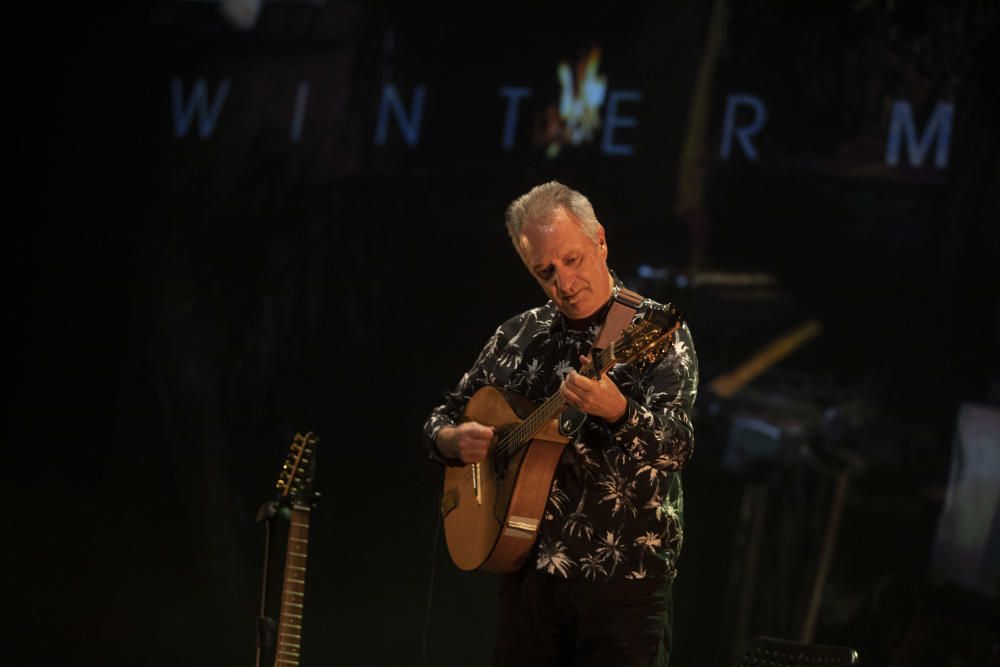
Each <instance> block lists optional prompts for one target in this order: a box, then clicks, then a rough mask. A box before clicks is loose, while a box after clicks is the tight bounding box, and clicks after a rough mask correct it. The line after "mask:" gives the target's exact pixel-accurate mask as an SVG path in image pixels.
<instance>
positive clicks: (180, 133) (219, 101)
mask: <svg viewBox="0 0 1000 667" xmlns="http://www.w3.org/2000/svg"><path fill="white" fill-rule="evenodd" d="M207 88H208V86H207V84H206V83H205V78H204V77H202V78H199V79H198V80H197V81H195V83H194V90H192V91H191V97H189V98H188V100H187V102H186V103H185V101H184V88H183V86H182V85H181V80H180V78H179V77H175V78H174V79H173V80H172V81H171V82H170V101H171V106H172V110H173V115H174V136H176V137H179V138H180V137H186V136H187V133H188V130H189V129H190V128H191V121H192V120H194V116H195V114H198V136H199V137H201V138H202V139H207V138H209V137H210V136H212V132H213V131H214V130H215V123H216V121H218V120H219V112H220V111H222V105H223V103H224V102H225V101H226V94H227V93H229V79H223V80H222V81H221V82H220V83H219V87H218V88H217V89H216V91H215V98H214V99H213V100H212V105H211V108H208V92H207Z"/></svg>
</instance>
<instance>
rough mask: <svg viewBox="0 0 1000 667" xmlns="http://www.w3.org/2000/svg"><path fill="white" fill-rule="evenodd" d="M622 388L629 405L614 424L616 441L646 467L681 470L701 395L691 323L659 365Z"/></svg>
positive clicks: (687, 455) (691, 445) (690, 446)
mask: <svg viewBox="0 0 1000 667" xmlns="http://www.w3.org/2000/svg"><path fill="white" fill-rule="evenodd" d="M622 388H623V393H624V394H625V398H626V400H627V402H628V406H627V407H626V408H625V415H624V417H622V419H621V420H619V422H617V423H616V424H615V425H614V426H612V427H611V428H612V437H613V439H614V443H615V444H616V445H617V446H619V447H621V449H622V450H623V451H625V452H626V453H627V454H628V455H629V456H631V457H632V458H634V459H636V460H639V461H641V462H642V463H643V464H644V465H649V466H652V467H655V468H657V469H660V470H663V471H664V472H667V471H671V470H680V469H681V468H682V467H684V464H685V463H687V461H688V459H689V458H691V452H692V451H693V449H694V428H693V427H692V423H691V417H692V410H693V408H694V400H695V398H696V396H697V394H698V357H697V355H696V353H695V350H694V342H693V340H692V338H691V331H690V330H689V329H688V326H687V324H684V325H682V326H681V328H679V329H678V330H677V332H676V333H675V334H674V338H673V343H672V345H671V348H670V350H669V351H668V352H667V354H666V355H665V356H664V357H663V359H661V360H660V361H659V363H657V364H655V365H653V366H651V367H650V368H648V369H647V370H646V371H645V372H643V373H641V374H640V375H639V376H638V377H636V378H634V379H633V380H630V381H627V382H623V383H622Z"/></svg>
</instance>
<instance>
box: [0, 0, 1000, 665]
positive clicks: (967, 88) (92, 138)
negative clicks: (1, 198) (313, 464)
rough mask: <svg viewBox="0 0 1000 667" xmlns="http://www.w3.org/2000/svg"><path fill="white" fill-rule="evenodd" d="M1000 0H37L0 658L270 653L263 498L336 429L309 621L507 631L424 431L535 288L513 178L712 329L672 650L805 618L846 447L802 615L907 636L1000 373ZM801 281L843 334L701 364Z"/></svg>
mask: <svg viewBox="0 0 1000 667" xmlns="http://www.w3.org/2000/svg"><path fill="white" fill-rule="evenodd" d="M256 10H259V11H256ZM227 12H228V13H227ZM237 17H242V18H237ZM997 18H998V11H997V8H996V6H995V5H994V4H993V3H988V2H978V1H976V0H967V1H963V2H953V3H945V2H931V3H914V2H880V1H876V0H871V1H864V0H861V1H858V2H853V3H839V2H829V3H808V4H807V5H804V6H803V7H800V8H788V7H780V8H779V6H778V3H766V2H747V3H735V2H733V3H723V2H715V3H714V4H713V3H708V2H681V3H637V4H635V5H631V6H627V7H626V6H608V7H604V8H601V9H592V8H588V7H586V6H583V5H580V4H578V3H552V4H549V5H547V6H545V7H543V8H536V7H531V8H529V7H527V6H524V7H511V6H508V5H495V6H469V7H467V8H465V9H449V10H447V11H444V10H437V9H433V8H430V7H427V6H422V5H421V6H417V5H409V4H403V3H398V4H395V3H362V2H321V1H320V2H315V3H312V2H301V3H296V2H281V1H274V2H266V3H264V4H263V5H262V6H259V7H256V9H255V3H253V2H247V3H239V2H233V3H212V2H163V1H159V2H153V3H149V4H148V5H144V6H143V7H141V8H135V9H133V10H131V11H130V12H125V13H118V14H108V13H107V10H104V11H102V10H99V9H96V8H94V9H90V8H88V7H77V8H75V9H73V10H71V11H64V10H62V9H57V8H55V7H52V8H48V9H37V10H33V11H32V13H29V14H22V15H19V16H17V17H16V18H15V19H14V20H12V22H11V24H10V32H12V33H16V34H18V36H20V37H23V38H26V40H24V44H25V45H24V46H20V47H17V48H14V47H13V45H11V46H9V47H8V50H9V53H8V56H7V58H6V66H5V74H6V82H7V85H8V88H9V90H11V91H12V94H10V96H9V98H8V100H9V101H8V104H7V107H8V110H9V112H10V119H9V120H8V122H7V123H6V128H7V139H6V146H7V156H8V157H7V159H6V160H5V165H6V169H5V176H6V178H5V181H6V184H7V186H8V194H7V197H6V201H7V202H8V215H7V225H6V227H7V230H8V232H7V236H8V241H7V242H6V243H4V244H3V247H4V253H5V261H4V267H5V269H6V271H7V280H6V281H5V282H6V286H7V299H6V300H7V303H8V304H9V307H8V313H9V315H8V325H7V329H8V333H9V334H10V337H9V340H10V341H11V342H10V343H9V348H8V349H9V355H8V362H7V367H8V368H9V369H10V372H9V373H8V374H7V378H8V383H7V384H8V391H9V396H10V398H9V399H8V401H7V418H6V419H5V420H4V421H5V427H6V429H5V430H6V434H7V435H6V438H5V440H6V442H7V445H8V447H7V449H8V451H9V452H10V457H11V458H10V460H9V463H8V466H7V468H8V470H9V477H10V480H11V483H10V484H9V486H8V489H9V492H8V498H10V500H11V502H10V503H9V507H10V512H11V515H12V518H13V520H12V524H11V526H10V529H9V531H8V533H9V538H8V541H7V547H6V549H7V551H8V554H9V555H10V556H11V557H12V559H13V562H14V563H16V566H15V567H12V568H11V569H9V571H8V572H9V578H10V580H11V590H12V591H13V592H14V596H13V599H12V600H11V601H10V602H9V604H8V605H7V607H8V609H9V610H10V613H11V614H12V618H11V620H10V621H9V623H8V625H7V627H8V628H11V629H12V630H13V631H12V632H11V635H10V637H11V638H10V641H9V648H8V650H9V652H10V655H9V660H4V662H5V663H6V664H102V665H109V664H122V665H142V664H149V665H161V664H186V665H195V664H206V665H207V664H217V665H218V664H223V665H248V664H251V663H252V661H253V660H254V621H255V617H256V614H257V604H258V595H259V586H260V577H261V567H262V549H263V543H264V532H263V529H262V527H261V526H260V525H258V524H256V523H255V514H256V511H257V509H258V507H259V506H260V505H261V504H262V503H263V502H264V501H266V500H268V499H269V498H270V497H271V495H272V489H273V484H274V481H275V479H276V477H277V474H278V470H279V467H280V465H281V461H282V458H283V456H284V453H285V452H286V450H287V448H288V444H289V443H290V441H291V438H292V436H293V435H294V434H295V433H296V432H299V431H307V430H313V431H316V432H317V433H318V434H319V437H320V445H319V447H320V453H319V468H318V477H317V487H318V489H319V490H320V491H321V492H322V494H323V500H322V503H321V504H320V506H319V507H318V508H317V510H316V512H315V513H314V517H313V530H312V540H311V544H310V559H309V562H310V570H309V574H308V585H307V595H306V607H305V610H306V611H305V621H304V626H305V627H304V640H303V664H308V665H319V664H350V665H368V664H386V665H388V664H396V665H419V664H428V665H478V664H488V662H489V655H490V651H491V648H492V623H493V619H494V601H495V592H496V579H495V578H494V577H492V576H489V575H483V574H479V573H462V572H458V571H457V570H455V569H454V567H453V566H452V565H451V563H450V561H449V559H448V556H447V554H446V552H445V550H444V547H443V544H442V543H441V541H440V539H439V538H438V536H437V531H436V526H437V514H436V505H437V494H438V486H439V483H440V475H441V473H440V470H439V469H437V468H436V467H435V466H434V465H433V464H431V463H429V462H428V461H426V459H425V456H424V454H423V452H422V450H421V443H420V437H419V433H420V428H421V425H422V422H423V420H424V418H425V417H426V415H427V413H428V412H429V410H430V409H431V408H432V407H433V406H434V405H435V404H436V403H438V402H439V401H440V400H441V396H442V392H443V391H445V390H446V389H447V388H449V387H450V386H451V385H452V384H453V383H454V382H455V381H456V380H457V379H458V377H459V375H460V374H461V373H462V372H463V371H464V370H465V369H466V368H467V366H468V365H469V364H470V363H471V362H472V360H473V359H474V357H475V354H476V353H477V352H478V350H479V348H480V346H481V345H482V344H483V342H485V340H486V339H487V337H488V336H489V335H490V334H491V333H492V332H493V329H494V328H495V326H496V325H497V324H498V323H499V322H501V321H503V320H504V319H506V318H507V317H509V316H510V315H512V314H514V313H516V312H519V311H521V310H523V309H525V308H528V307H531V306H534V305H537V304H539V303H540V301H541V298H542V294H541V292H540V290H539V289H538V287H537V286H536V285H535V283H534V282H533V280H532V279H531V278H530V276H529V275H528V274H527V273H526V272H525V271H524V270H523V267H522V266H521V264H520V262H519V260H518V258H517V256H516V255H515V253H514V251H513V249H512V248H511V246H510V243H509V240H508V239H507V237H506V234H505V232H504V229H503V211H504V208H505V206H506V204H507V203H508V202H509V201H510V200H511V199H513V198H514V197H515V196H517V195H519V194H521V193H522V192H524V191H526V190H527V189H528V188H529V187H531V186H532V185H535V184H538V183H541V182H543V181H547V180H550V179H558V180H560V181H562V182H564V183H567V184H569V185H571V186H573V187H575V188H577V189H579V190H581V191H582V192H584V193H585V194H587V195H588V196H589V197H590V198H591V200H592V202H593V203H594V206H595V209H596V211H597V214H598V217H599V218H600V220H601V221H602V223H603V224H604V225H605V227H606V229H607V234H608V243H609V248H610V263H611V265H612V268H614V269H615V270H616V271H617V272H618V274H619V275H620V276H621V277H622V278H623V279H625V280H626V282H627V283H629V284H630V286H632V287H633V288H635V289H638V290H640V291H642V292H644V293H645V294H647V295H649V296H652V297H655V298H658V299H661V300H672V301H674V302H675V303H677V304H679V305H680V306H681V307H682V308H684V309H685V310H686V311H687V313H688V317H689V321H690V323H691V327H692V330H693V332H694V337H695V341H696V344H697V346H698V352H699V356H700V360H701V365H702V377H703V386H702V392H701V396H700V398H699V402H698V405H697V415H696V422H697V433H698V445H697V449H696V453H695V456H694V458H693V459H692V462H691V464H690V467H689V469H688V470H687V471H686V472H685V488H686V492H687V503H686V518H687V532H686V543H685V552H684V554H683V556H682V558H681V561H680V572H681V574H680V577H679V579H678V580H677V582H676V585H675V600H676V622H675V638H676V648H675V654H674V662H673V663H672V664H674V665H677V666H679V667H683V666H684V665H724V664H727V661H728V660H729V659H730V657H731V656H732V655H733V653H734V652H735V651H737V650H738V647H739V646H740V644H741V642H742V641H743V639H745V637H746V636H748V635H749V634H770V635H776V636H784V637H788V638H796V637H797V636H799V633H800V632H801V630H802V619H803V617H804V614H805V611H806V608H807V602H808V600H807V598H808V592H809V591H810V590H811V586H812V585H813V581H814V575H815V567H816V564H817V559H818V553H819V544H820V539H821V537H822V535H823V530H824V528H825V525H826V524H825V522H826V520H827V516H828V511H829V509H830V507H831V502H832V498H833V488H834V486H833V481H832V480H833V477H832V475H835V474H836V471H837V470H840V469H842V466H844V465H845V463H844V462H845V461H850V462H852V464H853V465H857V466H858V467H857V468H851V469H852V470H854V471H855V473H856V474H855V476H854V477H853V478H852V482H851V485H850V486H849V490H848V493H847V496H846V501H845V506H844V512H843V516H842V519H841V523H840V530H839V532H838V533H837V536H838V539H837V545H836V550H835V552H834V559H833V562H832V564H831V567H830V571H829V576H828V577H827V579H826V582H825V583H826V586H825V590H824V597H823V604H822V605H821V607H820V613H819V615H818V618H817V624H816V635H815V637H816V639H817V640H818V641H825V642H840V643H846V644H850V645H854V646H856V647H858V648H859V649H860V650H861V652H862V655H863V656H864V657H865V658H866V661H865V662H864V664H871V665H878V664H890V663H891V664H898V665H903V664H915V663H910V662H905V656H906V655H907V654H906V653H905V652H902V651H900V650H899V646H900V645H902V644H903V640H902V639H901V638H903V637H912V636H913V635H912V632H910V629H911V628H919V627H921V626H920V625H919V624H918V623H917V622H916V621H915V620H914V619H915V618H918V617H919V615H920V614H921V613H923V612H921V610H923V609H931V611H930V612H927V613H928V614H930V613H932V612H933V611H934V610H935V609H937V608H936V607H933V604H932V602H928V600H934V599H936V598H932V597H931V596H930V595H929V594H928V595H926V596H925V595H924V594H923V593H922V591H924V588H925V585H926V582H925V576H924V575H925V572H926V568H927V565H928V561H929V558H930V552H931V545H932V543H933V541H934V530H935V527H936V526H937V521H938V516H939V512H940V509H941V505H942V498H943V495H944V493H945V488H946V484H947V480H948V469H949V462H950V460H951V459H950V457H951V445H952V438H953V435H954V434H955V424H956V415H957V414H958V411H959V407H960V406H961V405H962V404H965V403H969V404H982V405H990V404H992V405H996V404H997V402H998V371H1000V366H998V358H997V349H998V343H1000V340H998V332H997V324H998V320H1000V312H998V284H1000V280H998V278H1000V276H998V269H997V267H998V266H1000V261H998V257H1000V248H998V221H1000V204H998V199H1000V196H998V192H1000V175H998V173H1000V163H998V151H1000V133H998V124H997V119H998V118H1000V98H998V95H997V92H996V91H997V86H996V81H997V74H998V71H997V66H996V63H997V62H1000V50H998V35H997ZM241 21H243V23H241ZM811 320H815V321H816V322H818V323H819V324H820V326H821V329H822V333H821V334H820V335H819V336H818V337H815V338H812V339H810V340H809V341H808V342H806V343H804V344H803V345H801V346H800V347H798V348H796V349H795V350H794V352H792V353H791V354H790V355H789V356H787V357H784V358H782V359H780V360H779V361H777V362H775V363H773V364H772V365H770V366H769V367H767V368H766V369H765V371H764V372H763V373H762V374H761V375H759V376H757V377H755V378H754V379H753V380H752V381H751V382H750V383H748V384H747V385H746V386H745V387H743V388H741V390H740V391H737V392H736V393H735V394H734V395H732V396H723V395H720V394H718V393H716V391H714V390H713V387H712V385H711V381H712V380H713V379H716V378H718V377H719V376H721V375H723V374H725V373H728V372H731V371H733V370H734V369H735V368H737V367H738V366H739V365H740V364H741V363H743V362H744V361H746V360H747V359H748V358H750V357H751V356H752V355H753V354H754V353H755V352H757V351H759V350H760V349H761V348H762V347H764V346H766V345H767V344H769V343H770V342H772V341H774V340H776V339H778V338H779V337H780V336H782V335H784V334H786V333H787V332H789V331H790V330H792V329H793V328H795V327H797V326H799V325H800V324H802V323H803V322H807V321H811ZM762 434H763V435H762ZM803 448H805V449H803ZM803 451H806V452H811V454H810V455H809V456H804V455H803V454H802V452H803ZM831 470H832V471H833V472H831ZM748 489H749V490H750V491H749V492H748ZM755 494H756V495H755ZM762 494H764V495H765V496H767V495H768V494H770V502H769V503H768V504H767V506H766V510H765V509H763V507H764V506H763V505H762V504H761V502H760V498H761V497H762ZM753 498H756V499H757V501H756V502H757V504H756V505H752V504H747V503H748V502H749V500H752V499H753ZM754 507H756V509H757V512H758V514H757V515H756V516H758V517H759V518H760V520H761V522H762V523H761V525H762V526H764V528H762V530H763V532H762V533H761V534H760V539H761V547H760V552H759V553H758V556H757V559H756V563H757V565H756V570H753V569H752V562H751V561H752V560H753V559H748V557H747V555H748V553H749V546H748V545H749V544H751V543H752V542H753V540H752V539H750V536H749V534H748V532H747V527H748V525H749V523H748V522H749V521H750V519H749V517H750V516H751V515H752V514H753V512H752V510H753V509H754ZM741 512H742V513H741ZM747 581H753V582H754V587H753V588H750V589H747V588H745V587H744V584H745V582H747ZM994 593H995V591H994ZM742 594H745V595H747V596H748V597H747V599H748V600H750V602H748V604H749V606H744V607H740V606H739V601H740V599H741V598H740V596H741V595H742ZM963 599H964V598H963ZM955 604H957V603H955ZM968 604H969V605H981V606H977V607H975V608H976V609H982V608H984V607H983V606H982V605H985V608H987V609H989V608H990V605H991V604H994V605H995V595H994V597H993V598H992V599H991V598H990V596H989V595H986V596H985V601H984V600H983V599H981V598H975V600H974V602H969V603H968ZM948 608H949V609H955V608H961V609H963V610H964V609H966V607H961V605H959V607H955V606H954V605H953V606H951V607H948ZM994 608H995V607H994ZM942 613H943V612H942ZM962 613H964V612H962ZM953 617H954V618H958V617H961V618H966V617H965V616H961V613H959V612H955V613H954V614H953ZM975 618H976V619H978V618H981V617H980V616H977V617H975ZM962 622H964V621H962ZM977 622H978V621H968V623H967V625H964V626H963V625H961V622H959V621H955V623H956V624H957V625H956V627H967V628H972V630H970V632H973V631H974V630H975V628H977V627H979V626H978V625H976V623H977ZM908 633H909V634H908ZM958 634H960V633H959V632H958V631H956V636H957V635H958ZM963 636H966V635H963ZM973 636H976V637H978V636H979V635H975V633H974V632H973ZM942 641H945V640H942ZM959 644H961V642H955V644H954V645H947V646H945V647H944V648H941V647H939V648H941V650H942V651H945V652H947V651H952V653H951V654H952V655H955V654H957V652H959V651H960V650H966V649H961V648H956V647H957V646H958V645H959ZM965 644H966V645H970V644H975V642H974V641H971V642H966V643H965ZM894 656H895V657H894ZM901 656H902V657H901ZM892 660H896V662H895V663H892Z"/></svg>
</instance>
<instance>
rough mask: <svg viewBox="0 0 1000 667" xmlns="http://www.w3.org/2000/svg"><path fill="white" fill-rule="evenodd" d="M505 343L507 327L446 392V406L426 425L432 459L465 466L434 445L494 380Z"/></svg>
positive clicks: (426, 443)
mask: <svg viewBox="0 0 1000 667" xmlns="http://www.w3.org/2000/svg"><path fill="white" fill-rule="evenodd" d="M503 341H504V334H503V326H500V327H498V328H497V330H496V331H495V332H494V333H493V335H492V336H491V337H490V339H489V340H488V341H487V342H486V345H485V346H483V349H482V350H481V351H480V352H479V356H478V357H477V358H476V362H475V363H474V364H473V365H472V368H470V369H469V370H468V371H466V373H465V374H464V375H463V376H462V378H461V379H460V380H459V381H458V384H457V385H455V388H454V389H452V390H451V391H448V392H445V395H444V403H442V404H441V405H439V406H437V407H436V408H434V409H433V410H432V411H431V414H430V416H429V417H428V418H427V421H425V422H424V429H423V443H424V449H425V450H426V451H427V456H428V457H429V458H430V459H432V460H434V461H437V462H438V463H442V464H446V465H461V461H459V460H457V459H445V458H444V457H442V456H441V455H440V453H438V450H437V447H435V446H434V442H435V440H436V439H437V434H438V431H440V430H441V429H442V428H444V427H445V426H454V425H456V424H457V423H458V421H459V419H461V417H462V413H463V411H464V410H465V405H466V404H467V403H468V402H469V399H470V398H471V397H472V395H473V394H474V393H476V391H478V390H479V389H480V388H482V387H484V386H486V385H487V384H490V383H491V382H492V381H493V370H494V369H493V366H494V364H495V363H496V361H495V359H496V355H497V353H498V351H500V350H503V348H504V342H503Z"/></svg>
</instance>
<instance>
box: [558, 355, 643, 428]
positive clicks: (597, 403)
mask: <svg viewBox="0 0 1000 667" xmlns="http://www.w3.org/2000/svg"><path fill="white" fill-rule="evenodd" d="M580 359H581V361H583V362H587V361H588V359H587V357H580ZM559 393H561V394H562V395H563V398H565V399H566V402H567V403H569V404H570V405H572V406H575V407H577V408H579V409H580V410H581V411H583V412H586V413H587V414H588V415H593V416H595V417H602V418H604V419H606V420H607V421H608V422H610V423H614V422H616V421H618V420H619V419H621V418H622V417H623V416H624V415H625V409H626V408H627V407H628V401H627V400H625V396H624V395H622V392H621V390H619V389H618V385H616V384H615V383H614V382H613V381H612V380H611V378H609V377H608V376H607V374H606V373H605V374H602V375H601V379H600V380H591V379H590V378H586V377H584V376H582V375H580V374H579V373H577V372H576V371H570V372H569V375H567V376H566V379H565V380H563V382H562V385H560V387H559Z"/></svg>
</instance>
